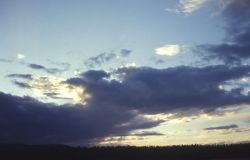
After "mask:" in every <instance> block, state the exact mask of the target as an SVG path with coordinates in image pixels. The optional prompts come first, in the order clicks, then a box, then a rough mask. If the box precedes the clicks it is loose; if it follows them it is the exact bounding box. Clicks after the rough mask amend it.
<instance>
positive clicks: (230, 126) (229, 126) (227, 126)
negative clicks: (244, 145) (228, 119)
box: [204, 124, 239, 130]
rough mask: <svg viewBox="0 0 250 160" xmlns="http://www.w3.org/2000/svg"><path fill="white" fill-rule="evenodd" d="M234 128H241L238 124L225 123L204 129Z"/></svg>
mask: <svg viewBox="0 0 250 160" xmlns="http://www.w3.org/2000/svg"><path fill="white" fill-rule="evenodd" d="M233 128H239V127H238V125H236V124H231V125H225V126H217V127H208V128H204V130H224V129H233Z"/></svg>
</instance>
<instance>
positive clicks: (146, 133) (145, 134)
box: [132, 131, 165, 137]
mask: <svg viewBox="0 0 250 160" xmlns="http://www.w3.org/2000/svg"><path fill="white" fill-rule="evenodd" d="M132 135H133V136H142V137H144V136H164V135H165V134H162V133H158V132H146V131H144V132H141V133H135V134H132Z"/></svg>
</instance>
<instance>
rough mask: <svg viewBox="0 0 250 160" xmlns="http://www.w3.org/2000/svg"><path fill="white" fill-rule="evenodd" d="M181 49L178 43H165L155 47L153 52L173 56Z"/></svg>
mask: <svg viewBox="0 0 250 160" xmlns="http://www.w3.org/2000/svg"><path fill="white" fill-rule="evenodd" d="M181 50H182V46H181V45H178V44H167V45H164V46H162V47H160V48H156V49H155V53H156V54H158V55H161V56H175V55H177V54H179V53H180V52H181Z"/></svg>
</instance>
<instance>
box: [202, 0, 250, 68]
mask: <svg viewBox="0 0 250 160" xmlns="http://www.w3.org/2000/svg"><path fill="white" fill-rule="evenodd" d="M222 15H223V16H224V20H225V21H226V27H225V29H226V33H227V37H226V41H225V42H224V43H222V44H218V45H201V46H199V47H198V50H199V51H201V52H202V53H203V56H205V58H207V59H219V60H222V61H224V62H225V63H227V64H232V63H233V64H240V63H241V61H242V60H246V59H249V58H250V23H249V22H250V1H249V0H232V1H231V2H230V3H229V4H228V5H227V6H226V7H225V8H224V10H223V11H222Z"/></svg>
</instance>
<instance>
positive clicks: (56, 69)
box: [28, 64, 65, 74]
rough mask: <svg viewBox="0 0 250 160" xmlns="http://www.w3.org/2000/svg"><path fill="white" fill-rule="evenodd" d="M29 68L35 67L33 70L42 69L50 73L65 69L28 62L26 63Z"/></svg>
mask: <svg viewBox="0 0 250 160" xmlns="http://www.w3.org/2000/svg"><path fill="white" fill-rule="evenodd" d="M28 66H29V67H30V68H32V69H35V70H42V71H45V72H47V73H50V74H56V73H61V72H63V71H65V69H59V68H47V67H45V66H42V65H39V64H29V65H28Z"/></svg>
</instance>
